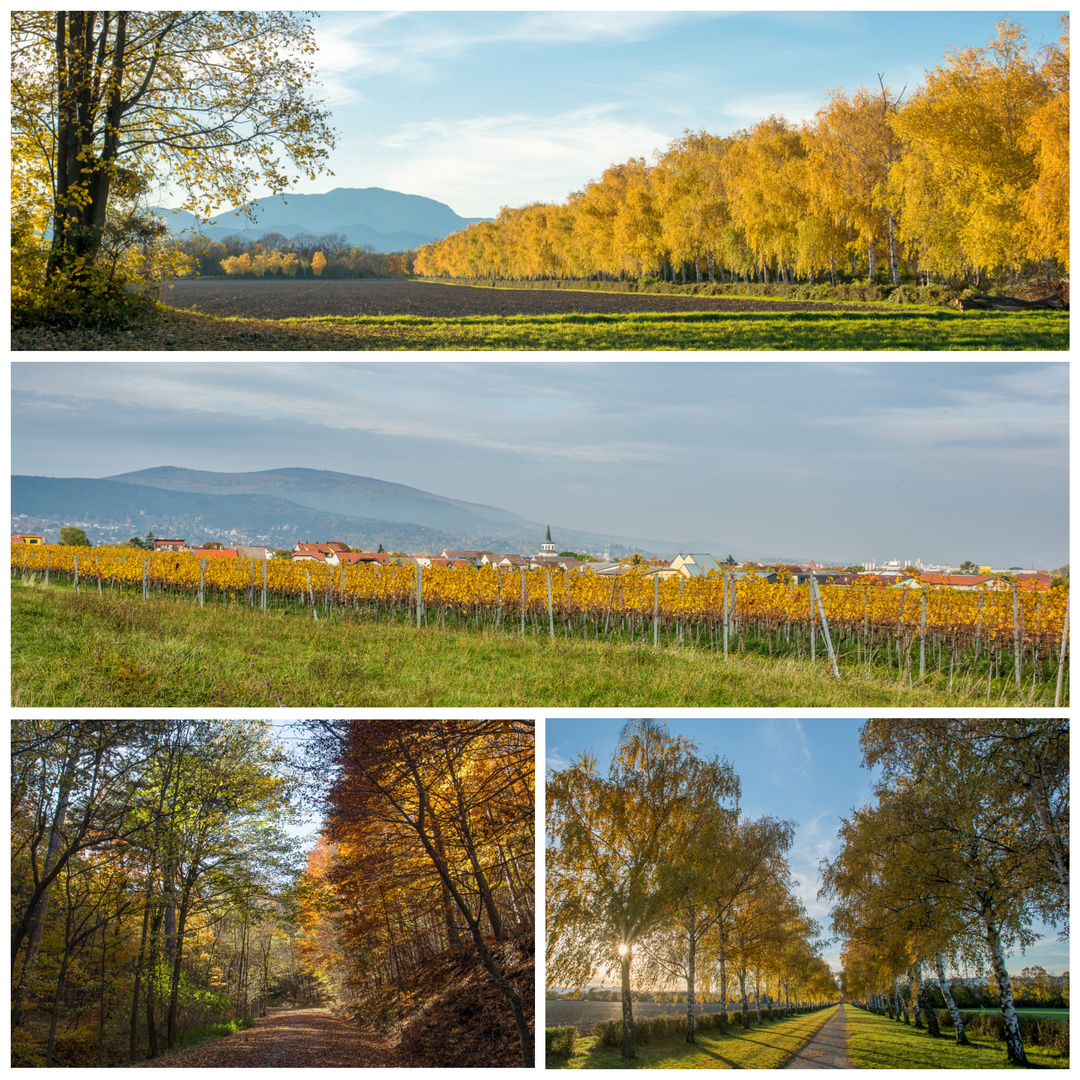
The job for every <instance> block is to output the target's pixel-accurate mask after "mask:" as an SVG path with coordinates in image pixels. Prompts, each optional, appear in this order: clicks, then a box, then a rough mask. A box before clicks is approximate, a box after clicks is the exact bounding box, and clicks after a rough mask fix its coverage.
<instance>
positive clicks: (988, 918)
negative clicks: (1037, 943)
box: [979, 896, 1028, 1067]
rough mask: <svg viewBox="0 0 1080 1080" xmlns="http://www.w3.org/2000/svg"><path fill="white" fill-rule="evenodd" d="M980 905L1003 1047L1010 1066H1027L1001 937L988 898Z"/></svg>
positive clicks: (981, 898)
mask: <svg viewBox="0 0 1080 1080" xmlns="http://www.w3.org/2000/svg"><path fill="white" fill-rule="evenodd" d="M979 899H980V901H981V903H982V916H983V924H984V925H985V927H986V944H987V945H988V946H989V948H990V963H991V965H992V966H993V969H994V978H995V980H996V981H997V985H998V993H999V994H1000V995H1001V1017H1002V1019H1003V1020H1004V1021H1005V1046H1006V1049H1007V1050H1008V1054H1009V1064H1010V1065H1023V1066H1025V1067H1026V1066H1027V1064H1028V1059H1027V1054H1025V1053H1024V1041H1023V1039H1022V1038H1021V1037H1020V1025H1019V1023H1018V1022H1017V1020H1016V1009H1015V1008H1014V1006H1013V995H1012V984H1011V982H1010V981H1009V972H1008V970H1007V969H1006V967H1005V957H1004V956H1003V955H1002V952H1001V935H1000V934H999V933H998V928H997V923H996V922H995V920H994V915H993V908H992V906H991V901H990V898H989V897H987V896H980V897H979Z"/></svg>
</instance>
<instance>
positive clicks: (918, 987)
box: [911, 960, 923, 1031]
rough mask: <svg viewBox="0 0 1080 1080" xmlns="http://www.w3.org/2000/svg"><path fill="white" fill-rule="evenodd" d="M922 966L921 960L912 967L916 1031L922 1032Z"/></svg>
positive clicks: (912, 993)
mask: <svg viewBox="0 0 1080 1080" xmlns="http://www.w3.org/2000/svg"><path fill="white" fill-rule="evenodd" d="M921 968H922V964H921V962H920V961H919V960H916V961H915V963H914V964H912V965H911V1008H912V1011H913V1012H914V1013H915V1029H916V1030H917V1031H921V1030H922V1027H923V1022H922V1009H921V1008H920V1006H921V1004H922V1003H921V1001H920V1000H919V999H920V998H921V997H922V970H921Z"/></svg>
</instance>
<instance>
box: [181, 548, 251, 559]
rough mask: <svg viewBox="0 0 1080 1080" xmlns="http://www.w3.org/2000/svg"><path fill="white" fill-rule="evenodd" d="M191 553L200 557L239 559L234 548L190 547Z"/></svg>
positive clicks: (238, 554) (238, 553) (237, 552)
mask: <svg viewBox="0 0 1080 1080" xmlns="http://www.w3.org/2000/svg"><path fill="white" fill-rule="evenodd" d="M191 553H192V554H193V555H198V556H199V558H200V559H239V558H240V552H239V551H237V550H236V548H192V549H191Z"/></svg>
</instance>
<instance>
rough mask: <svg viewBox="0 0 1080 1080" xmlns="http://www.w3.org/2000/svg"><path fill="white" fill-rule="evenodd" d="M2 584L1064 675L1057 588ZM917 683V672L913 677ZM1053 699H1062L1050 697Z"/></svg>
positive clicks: (406, 580)
mask: <svg viewBox="0 0 1080 1080" xmlns="http://www.w3.org/2000/svg"><path fill="white" fill-rule="evenodd" d="M11 565H12V571H13V573H15V574H19V575H21V576H22V578H23V579H24V580H25V579H26V577H27V575H43V576H44V580H45V581H46V582H48V581H50V579H53V578H59V579H60V580H63V581H66V582H70V583H72V584H74V585H75V587H76V588H77V589H81V588H83V587H87V586H89V587H92V588H96V589H97V590H98V591H99V592H104V591H106V590H108V591H109V592H113V591H117V592H121V593H124V594H127V595H132V594H135V595H141V596H142V597H143V598H145V599H149V598H150V597H151V596H178V597H188V598H191V599H197V600H198V603H199V604H200V606H201V605H205V604H206V603H207V602H214V603H222V602H224V603H232V604H239V605H245V606H248V607H251V608H256V609H261V610H263V611H269V610H275V609H281V608H288V609H291V610H297V611H299V610H303V611H305V612H310V614H311V616H312V617H314V618H320V617H323V618H325V617H328V616H331V615H344V614H351V615H353V616H361V617H368V618H373V619H376V620H378V619H380V618H383V619H387V618H389V619H397V620H408V621H410V622H411V623H413V624H415V625H416V626H417V627H423V626H430V625H438V626H441V627H446V626H465V627H476V628H484V629H492V630H494V629H498V630H502V631H504V632H511V631H517V632H520V633H539V634H543V633H546V634H547V635H549V636H551V637H554V636H556V634H558V635H560V636H563V637H579V638H584V639H599V640H612V641H615V640H618V641H631V642H640V643H643V644H648V643H651V644H653V645H657V646H659V645H661V644H663V645H674V644H678V645H689V646H694V647H697V648H704V649H708V650H711V651H716V652H722V653H723V655H724V656H727V655H729V653H731V652H738V653H744V652H756V653H760V654H762V655H768V656H769V657H770V658H779V657H784V656H792V657H798V658H807V659H811V660H816V659H817V658H818V657H819V656H820V657H822V658H823V659H825V658H827V659H828V662H829V663H830V664H831V667H832V670H833V671H834V673H835V674H836V676H837V677H838V678H839V677H840V670H841V669H842V668H845V667H846V668H856V669H860V670H865V671H866V672H867V673H869V672H871V671H873V670H874V669H875V668H878V669H885V670H895V672H896V673H897V674H899V675H902V676H904V677H906V678H907V679H908V680H912V681H913V680H914V678H916V677H917V678H919V679H922V678H924V677H925V676H926V673H927V671H928V670H930V669H933V670H935V671H936V672H938V673H940V674H942V675H947V676H948V677H949V680H950V683H951V682H952V680H953V679H954V678H957V677H959V676H960V675H961V673H963V674H965V675H967V676H972V675H974V674H979V675H980V676H981V677H985V678H986V679H987V685H988V687H989V685H990V682H991V681H992V680H994V679H999V678H1009V679H1011V681H1013V682H1014V685H1015V686H1016V687H1020V686H1021V685H1026V684H1027V683H1028V682H1030V684H1031V686H1032V687H1033V688H1034V687H1035V685H1036V684H1037V683H1040V682H1042V683H1045V682H1048V681H1053V680H1054V678H1055V676H1056V677H1057V680H1058V683H1059V685H1060V681H1061V678H1062V675H1063V668H1064V661H1065V658H1066V655H1067V651H1068V633H1067V621H1068V589H1067V587H1062V586H1059V587H1056V588H1054V589H1052V590H1050V591H1049V592H1045V593H1042V592H1031V591H1027V590H1021V589H1017V588H1016V587H1015V586H1014V587H1013V588H1011V589H1009V590H1003V591H994V590H988V589H984V590H981V591H978V592H965V591H960V590H956V589H950V588H947V587H935V586H923V587H921V588H915V589H911V588H904V589H897V588H883V587H879V586H872V585H866V586H858V585H824V586H819V585H817V584H816V583H814V582H813V581H810V582H806V583H804V584H801V585H796V584H794V583H793V582H777V583H770V582H767V581H765V580H764V578H759V577H746V576H736V574H735V573H734V572H728V571H725V572H722V573H716V572H713V573H710V574H708V575H705V576H703V577H700V578H683V577H671V578H668V579H666V580H661V579H660V578H659V577H658V576H657V575H655V574H650V573H649V572H648V571H647V569H644V568H635V569H634V570H632V571H630V572H629V573H627V574H625V575H623V576H620V577H615V578H608V577H601V576H598V575H593V574H582V573H578V572H573V571H563V570H547V571H529V570H504V569H501V568H498V567H493V566H484V567H480V568H476V569H468V568H462V567H439V566H434V567H427V568H425V567H421V566H412V565H406V566H395V565H386V566H383V565H378V564H361V565H352V566H346V565H341V566H329V565H326V564H321V563H313V562H292V561H287V560H270V561H263V560H249V559H244V560H236V559H200V558H198V557H197V556H195V555H193V554H190V553H181V554H177V553H171V552H159V553H150V554H144V553H140V552H135V551H132V550H131V549H130V548H94V549H88V548H70V547H59V546H55V545H43V546H27V545H13V547H12V563H11ZM916 673H917V674H916ZM1059 696H1060V690H1059Z"/></svg>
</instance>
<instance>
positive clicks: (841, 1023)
mask: <svg viewBox="0 0 1080 1080" xmlns="http://www.w3.org/2000/svg"><path fill="white" fill-rule="evenodd" d="M783 1068H785V1069H851V1068H854V1066H853V1065H852V1064H851V1061H850V1060H849V1059H848V1056H847V1019H846V1017H845V1016H844V1006H843V1005H841V1006H840V1008H839V1009H837V1010H836V1015H835V1016H834V1017H832V1018H831V1019H830V1020H828V1021H827V1022H826V1023H825V1026H824V1027H823V1028H822V1029H821V1030H820V1031H819V1032H818V1033H817V1034H816V1035H815V1036H814V1037H813V1038H812V1039H811V1040H810V1041H809V1042H808V1043H807V1044H806V1045H805V1046H804V1047H803V1048H802V1049H801V1050H800V1051H799V1052H798V1053H797V1054H796V1055H795V1056H794V1057H793V1058H792V1059H791V1060H790V1061H789V1062H788V1063H787V1064H786V1065H784V1066H783Z"/></svg>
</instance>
